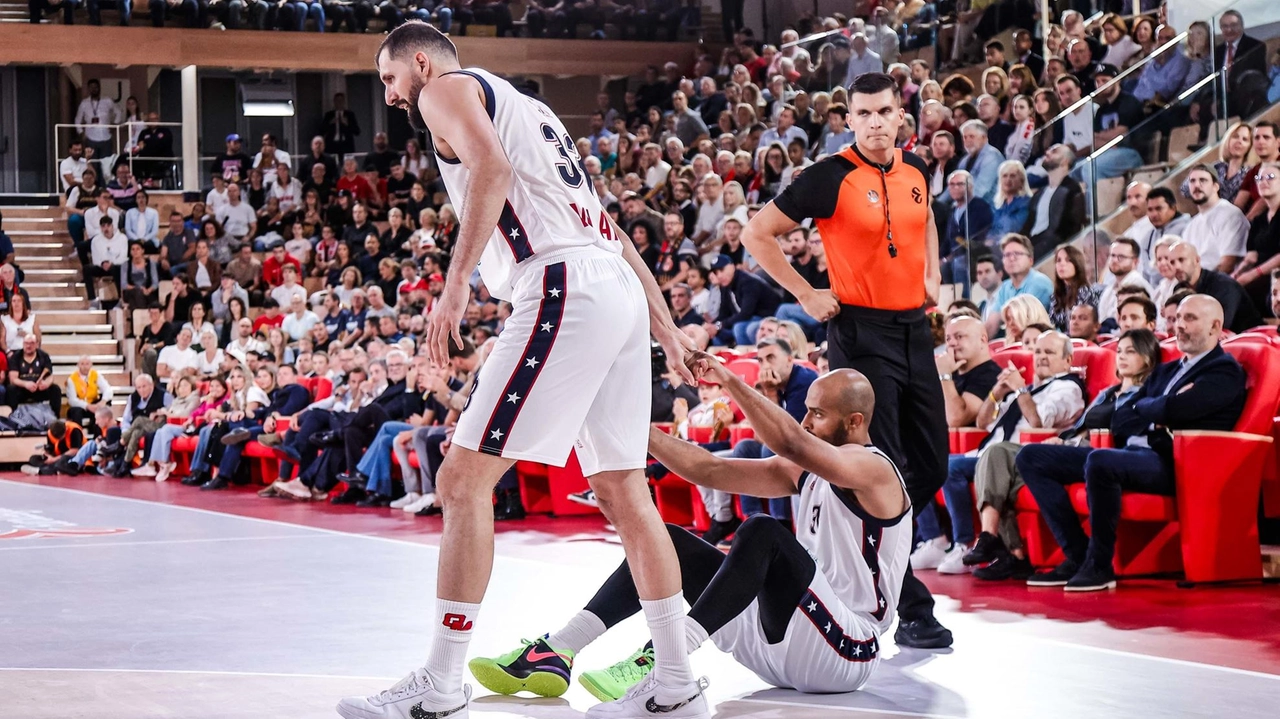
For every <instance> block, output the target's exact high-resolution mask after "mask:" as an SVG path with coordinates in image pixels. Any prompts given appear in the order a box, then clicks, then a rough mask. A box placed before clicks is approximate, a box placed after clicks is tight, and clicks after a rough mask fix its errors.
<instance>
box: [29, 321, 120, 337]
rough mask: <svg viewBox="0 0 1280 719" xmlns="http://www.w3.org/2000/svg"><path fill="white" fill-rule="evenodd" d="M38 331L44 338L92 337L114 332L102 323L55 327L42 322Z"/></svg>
mask: <svg viewBox="0 0 1280 719" xmlns="http://www.w3.org/2000/svg"><path fill="white" fill-rule="evenodd" d="M42 319H43V318H42ZM40 331H41V332H42V333H44V336H45V337H49V336H50V335H53V336H65V335H72V336H79V335H89V336H94V335H101V334H111V333H112V332H113V331H114V328H113V327H112V326H111V325H110V324H105V323H104V324H92V323H88V322H86V323H84V324H73V325H55V324H45V323H44V322H43V321H42V322H41V323H40Z"/></svg>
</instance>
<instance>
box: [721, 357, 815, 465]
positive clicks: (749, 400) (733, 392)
mask: <svg viewBox="0 0 1280 719" xmlns="http://www.w3.org/2000/svg"><path fill="white" fill-rule="evenodd" d="M723 386H724V389H725V391H727V392H728V393H729V396H730V397H732V398H733V400H734V401H735V402H737V403H738V407H739V408H740V409H741V410H742V413H743V414H744V415H746V417H747V421H748V422H750V423H751V427H752V429H754V430H755V434H756V439H758V440H759V441H760V442H761V443H762V444H764V446H766V447H768V448H769V449H770V450H771V451H773V452H774V453H775V454H777V455H779V456H781V457H786V458H788V459H790V457H791V456H792V454H793V453H792V451H791V445H792V443H793V441H794V440H795V436H796V432H797V431H800V427H799V426H798V425H797V424H796V421H795V419H794V418H793V417H792V416H791V415H789V414H787V411H786V410H785V409H783V408H782V405H780V404H778V403H776V402H774V401H772V400H770V399H769V398H767V397H765V396H764V395H762V394H760V393H759V392H758V391H756V390H755V388H753V387H750V386H748V385H747V383H746V382H743V381H742V379H741V378H739V377H737V376H736V375H733V376H731V378H729V379H728V381H727V383H726V384H724V385H723Z"/></svg>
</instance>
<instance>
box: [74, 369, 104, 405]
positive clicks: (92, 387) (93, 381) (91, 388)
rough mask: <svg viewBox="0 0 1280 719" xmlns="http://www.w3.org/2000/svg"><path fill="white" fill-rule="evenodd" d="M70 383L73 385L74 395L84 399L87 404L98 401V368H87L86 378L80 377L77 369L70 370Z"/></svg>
mask: <svg viewBox="0 0 1280 719" xmlns="http://www.w3.org/2000/svg"><path fill="white" fill-rule="evenodd" d="M71 384H73V385H75V388H76V397H79V398H80V399H82V400H84V401H85V402H86V403H87V404H94V403H96V402H97V401H98V396H99V395H98V370H96V369H91V370H89V378H88V379H85V378H84V377H81V376H80V372H79V371H78V370H77V371H75V372H72V373H71Z"/></svg>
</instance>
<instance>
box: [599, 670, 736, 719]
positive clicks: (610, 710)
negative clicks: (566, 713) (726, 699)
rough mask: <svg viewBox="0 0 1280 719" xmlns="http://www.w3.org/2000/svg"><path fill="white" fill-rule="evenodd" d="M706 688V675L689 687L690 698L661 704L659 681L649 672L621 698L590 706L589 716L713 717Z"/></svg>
mask: <svg viewBox="0 0 1280 719" xmlns="http://www.w3.org/2000/svg"><path fill="white" fill-rule="evenodd" d="M706 688H707V678H706V677H703V678H701V679H699V680H698V681H696V682H694V684H693V685H692V686H690V687H689V696H688V698H685V699H681V700H680V701H677V702H676V703H674V704H659V703H658V700H657V692H658V680H657V678H656V677H655V676H654V673H653V672H650V673H649V675H648V676H646V677H645V678H644V679H642V680H641V681H640V682H639V683H638V684H636V685H635V686H633V687H631V688H630V689H628V690H627V693H626V694H623V695H622V698H621V699H619V700H617V701H612V702H607V703H605V704H597V705H595V706H593V707H591V708H590V709H588V710H587V719H657V718H659V717H661V718H662V719H711V710H710V709H709V708H708V707H707V696H706V694H705V693H704V691H705V690H706Z"/></svg>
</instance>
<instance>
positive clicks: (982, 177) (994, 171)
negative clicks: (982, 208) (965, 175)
mask: <svg viewBox="0 0 1280 719" xmlns="http://www.w3.org/2000/svg"><path fill="white" fill-rule="evenodd" d="M960 136H961V138H962V139H963V141H964V151H965V156H964V159H962V160H960V169H961V170H968V171H969V174H971V175H973V194H974V195H975V196H977V197H981V198H982V199H984V200H986V201H987V202H988V203H990V202H994V201H995V197H996V190H997V189H999V185H1000V163H1002V162H1004V155H1002V154H1001V153H1000V151H999V150H997V149H996V148H994V147H992V146H991V144H990V143H989V142H987V126H986V124H984V123H983V122H982V120H970V121H968V122H966V123H965V124H963V125H961V126H960Z"/></svg>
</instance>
